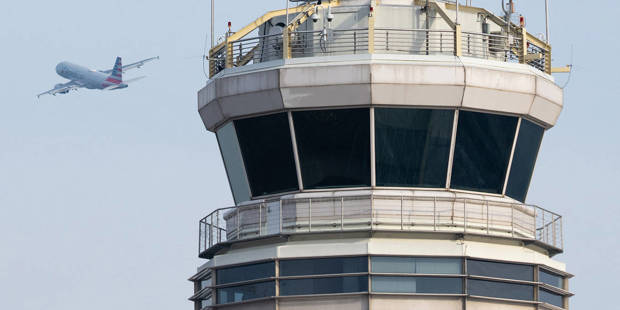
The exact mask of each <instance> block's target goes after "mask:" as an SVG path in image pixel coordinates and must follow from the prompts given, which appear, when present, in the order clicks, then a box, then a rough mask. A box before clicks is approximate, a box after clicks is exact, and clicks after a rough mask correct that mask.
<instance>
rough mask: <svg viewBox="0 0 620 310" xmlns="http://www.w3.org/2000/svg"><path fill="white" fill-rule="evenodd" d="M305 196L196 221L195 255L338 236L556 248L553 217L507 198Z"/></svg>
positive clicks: (558, 234) (558, 230)
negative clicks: (268, 241)
mask: <svg viewBox="0 0 620 310" xmlns="http://www.w3.org/2000/svg"><path fill="white" fill-rule="evenodd" d="M305 196H309V197H305V198H300V197H295V198H292V197H291V198H280V199H275V200H266V201H263V202H258V203H250V204H245V205H241V206H238V207H237V206H236V207H229V208H221V209H217V210H215V211H214V212H212V213H211V214H209V215H208V216H206V217H204V218H203V219H201V220H200V245H199V249H200V250H199V251H200V254H199V256H200V257H202V258H212V257H213V255H214V254H215V253H217V252H218V251H220V250H222V249H223V248H225V247H228V246H230V245H231V244H232V243H234V242H239V241H244V240H246V241H247V240H257V239H261V238H270V237H286V236H290V235H294V234H321V233H338V232H403V233H444V234H457V235H477V236H487V237H496V238H509V239H517V240H521V241H523V242H524V243H527V244H536V245H538V246H539V247H541V248H544V249H546V250H547V251H549V253H550V255H555V254H557V253H561V252H562V249H563V242H564V239H563V235H562V228H563V227H562V226H563V223H562V217H561V216H560V215H558V214H556V213H553V212H551V211H548V210H545V209H542V208H540V207H537V206H532V205H526V204H522V203H517V202H514V201H512V202H511V201H510V200H506V199H497V198H496V199H493V198H490V199H489V198H486V199H485V198H482V197H475V196H474V195H462V194H461V195H458V194H457V195H454V194H453V195H449V194H447V193H433V192H430V191H426V192H420V193H411V192H410V193H407V194H404V193H403V195H401V196H396V195H394V192H393V191H383V192H382V191H358V192H351V193H337V194H336V195H332V196H330V197H321V196H317V195H305Z"/></svg>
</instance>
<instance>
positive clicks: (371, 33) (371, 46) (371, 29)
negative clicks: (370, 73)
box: [368, 0, 377, 54]
mask: <svg viewBox="0 0 620 310" xmlns="http://www.w3.org/2000/svg"><path fill="white" fill-rule="evenodd" d="M375 6H377V2H376V1H375V0H372V1H370V8H369V10H370V11H369V13H368V54H374V53H375V11H374V10H375Z"/></svg>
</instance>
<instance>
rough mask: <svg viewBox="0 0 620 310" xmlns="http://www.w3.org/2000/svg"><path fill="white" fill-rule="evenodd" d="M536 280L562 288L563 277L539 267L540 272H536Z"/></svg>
mask: <svg viewBox="0 0 620 310" xmlns="http://www.w3.org/2000/svg"><path fill="white" fill-rule="evenodd" d="M538 280H539V281H540V282H542V283H545V284H549V285H551V286H554V287H557V288H561V289H564V277H562V276H559V275H557V274H555V273H551V272H548V271H545V270H543V269H540V272H539V273H538Z"/></svg>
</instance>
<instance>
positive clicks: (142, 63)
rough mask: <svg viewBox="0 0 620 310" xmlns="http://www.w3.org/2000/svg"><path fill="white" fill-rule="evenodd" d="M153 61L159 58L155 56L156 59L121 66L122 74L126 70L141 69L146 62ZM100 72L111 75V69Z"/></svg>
mask: <svg viewBox="0 0 620 310" xmlns="http://www.w3.org/2000/svg"><path fill="white" fill-rule="evenodd" d="M155 59H159V56H157V57H151V58H148V59H144V60H140V61H138V62H134V63H132V64H128V65H124V66H123V72H126V71H127V70H131V69H135V68H141V67H142V66H144V64H146V63H147V62H151V61H153V60H155ZM101 72H103V73H107V74H110V73H112V69H110V70H105V71H101Z"/></svg>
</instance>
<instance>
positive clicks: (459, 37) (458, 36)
mask: <svg viewBox="0 0 620 310" xmlns="http://www.w3.org/2000/svg"><path fill="white" fill-rule="evenodd" d="M454 55H455V56H457V57H461V56H463V32H462V31H461V25H459V24H457V25H455V26H454Z"/></svg>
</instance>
